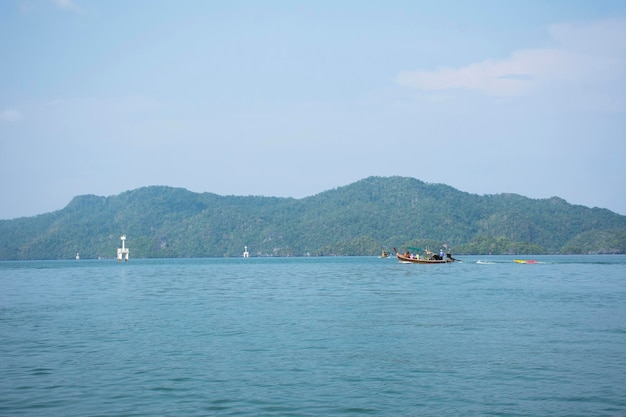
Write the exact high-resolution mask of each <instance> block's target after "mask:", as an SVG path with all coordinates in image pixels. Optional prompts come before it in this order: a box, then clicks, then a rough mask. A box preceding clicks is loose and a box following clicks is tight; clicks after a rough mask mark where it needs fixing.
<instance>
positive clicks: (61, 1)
mask: <svg viewBox="0 0 626 417" xmlns="http://www.w3.org/2000/svg"><path fill="white" fill-rule="evenodd" d="M52 3H53V4H54V5H55V6H56V7H58V8H60V9H64V10H72V11H79V10H80V8H79V7H78V5H76V3H74V2H73V1H72V0H52Z"/></svg>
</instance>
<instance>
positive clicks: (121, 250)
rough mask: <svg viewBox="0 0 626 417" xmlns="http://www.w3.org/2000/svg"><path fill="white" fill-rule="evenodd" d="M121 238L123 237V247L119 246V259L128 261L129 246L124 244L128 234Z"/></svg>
mask: <svg viewBox="0 0 626 417" xmlns="http://www.w3.org/2000/svg"><path fill="white" fill-rule="evenodd" d="M120 239H122V247H121V248H117V260H118V261H121V260H122V259H123V260H125V261H128V248H127V247H125V246H124V242H125V241H126V235H122V237H120Z"/></svg>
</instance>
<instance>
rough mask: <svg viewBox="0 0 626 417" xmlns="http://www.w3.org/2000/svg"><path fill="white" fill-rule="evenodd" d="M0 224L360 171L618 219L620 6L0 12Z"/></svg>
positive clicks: (624, 75) (292, 192)
mask: <svg viewBox="0 0 626 417" xmlns="http://www.w3.org/2000/svg"><path fill="white" fill-rule="evenodd" d="M0 60H1V62H2V65H0V193H1V195H2V199H1V200H0V218H1V219H9V218H15V217H21V216H32V215H36V214H40V213H45V212H49V211H54V210H59V209H61V208H63V207H64V206H65V205H66V204H67V203H69V201H70V200H71V199H72V198H73V197H74V196H76V195H82V194H96V195H104V196H108V195H114V194H119V193H120V192H123V191H126V190H130V189H135V188H139V187H142V186H148V185H169V186H175V187H183V188H187V189H189V190H191V191H195V192H212V193H216V194H220V195H265V196H277V197H296V198H301V197H306V196H310V195H314V194H317V193H319V192H322V191H325V190H328V189H332V188H335V187H339V186H343V185H347V184H350V183H352V182H354V181H357V180H359V179H362V178H365V177H368V176H372V175H375V176H394V175H401V176H409V177H414V178H418V179H420V180H423V181H426V182H430V183H444V184H448V185H451V186H453V187H455V188H457V189H459V190H462V191H466V192H469V193H475V194H497V193H516V194H521V195H525V196H527V197H531V198H549V197H552V196H559V197H562V198H564V199H566V200H567V201H568V202H570V203H572V204H581V205H585V206H589V207H602V208H608V209H610V210H613V211H615V212H618V213H620V214H626V192H625V191H626V167H625V162H626V2H624V1H622V0H619V1H612V0H603V1H598V2H592V1H588V0H585V1H578V0H567V1H566V0H563V1H558V0H553V1H545V0H542V1H535V0H524V1H516V0H510V1H487V0H477V1H441V2H432V1H417V0H414V1H398V0H386V1H384V2H382V1H379V2H374V1H310V2H308V1H300V2H295V1H271V0H268V1H237V0H234V1H204V0H201V1H192V0H188V1H160V2H158V1H144V0H133V1H117V0H107V1H87V0H16V1H10V0H6V1H3V2H0Z"/></svg>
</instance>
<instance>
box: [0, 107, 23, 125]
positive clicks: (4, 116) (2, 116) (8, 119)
mask: <svg viewBox="0 0 626 417" xmlns="http://www.w3.org/2000/svg"><path fill="white" fill-rule="evenodd" d="M23 118H24V116H23V115H22V113H21V112H19V111H17V110H14V109H5V110H2V111H1V112H0V122H5V123H15V122H19V121H20V120H22V119H23Z"/></svg>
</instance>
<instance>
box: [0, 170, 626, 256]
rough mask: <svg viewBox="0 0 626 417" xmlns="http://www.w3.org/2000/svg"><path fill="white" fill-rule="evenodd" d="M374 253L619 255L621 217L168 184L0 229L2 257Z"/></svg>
mask: <svg viewBox="0 0 626 417" xmlns="http://www.w3.org/2000/svg"><path fill="white" fill-rule="evenodd" d="M123 234H125V235H126V236H127V241H126V244H127V246H128V247H130V255H131V259H132V258H152V257H230V256H241V253H242V252H243V248H244V246H247V247H248V248H249V251H250V253H251V256H307V255H311V256H324V255H376V254H379V253H380V252H381V251H382V250H390V249H391V248H393V247H394V246H395V247H398V249H400V248H401V247H403V246H404V245H412V246H416V245H418V246H419V245H422V246H429V247H431V248H434V249H438V248H439V247H440V245H442V244H444V243H445V244H447V245H448V246H449V247H451V248H452V250H453V252H454V253H469V254H486V253H492V254H508V253H510V254H517V253H520V254H538V253H626V216H622V215H619V214H617V213H613V212H611V211H609V210H607V209H599V208H588V207H584V206H579V205H571V204H569V203H567V202H566V201H565V200H563V199H561V198H558V197H553V198H549V199H540V200H535V199H530V198H527V197H523V196H520V195H517V194H497V195H486V196H479V195H476V194H469V193H466V192H462V191H459V190H456V189H455V188H452V187H450V186H447V185H443V184H428V183H425V182H422V181H420V180H417V179H414V178H407V177H369V178H365V179H363V180H360V181H357V182H355V183H353V184H350V185H347V186H343V187H338V188H335V189H332V190H328V191H324V192H322V193H319V194H316V195H314V196H311V197H306V198H302V199H294V198H279V197H261V196H220V195H217V194H212V193H194V192H191V191H188V190H185V189H182V188H172V187H166V186H151V187H143V188H139V189H136V190H132V191H126V192H124V193H121V194H119V195H115V196H110V197H99V196H95V195H82V196H78V197H75V198H74V199H73V200H72V201H71V202H70V203H69V204H68V205H67V206H66V207H65V208H63V209H62V210H59V211H55V212H52V213H46V214H42V215H38V216H34V217H26V218H19V219H13V220H0V260H21V259H71V258H73V257H74V256H75V254H76V253H77V252H79V253H80V256H81V258H82V259H88V258H98V257H102V258H112V257H114V256H115V252H116V249H117V247H118V246H119V245H120V240H119V239H120V236H121V235H123Z"/></svg>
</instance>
